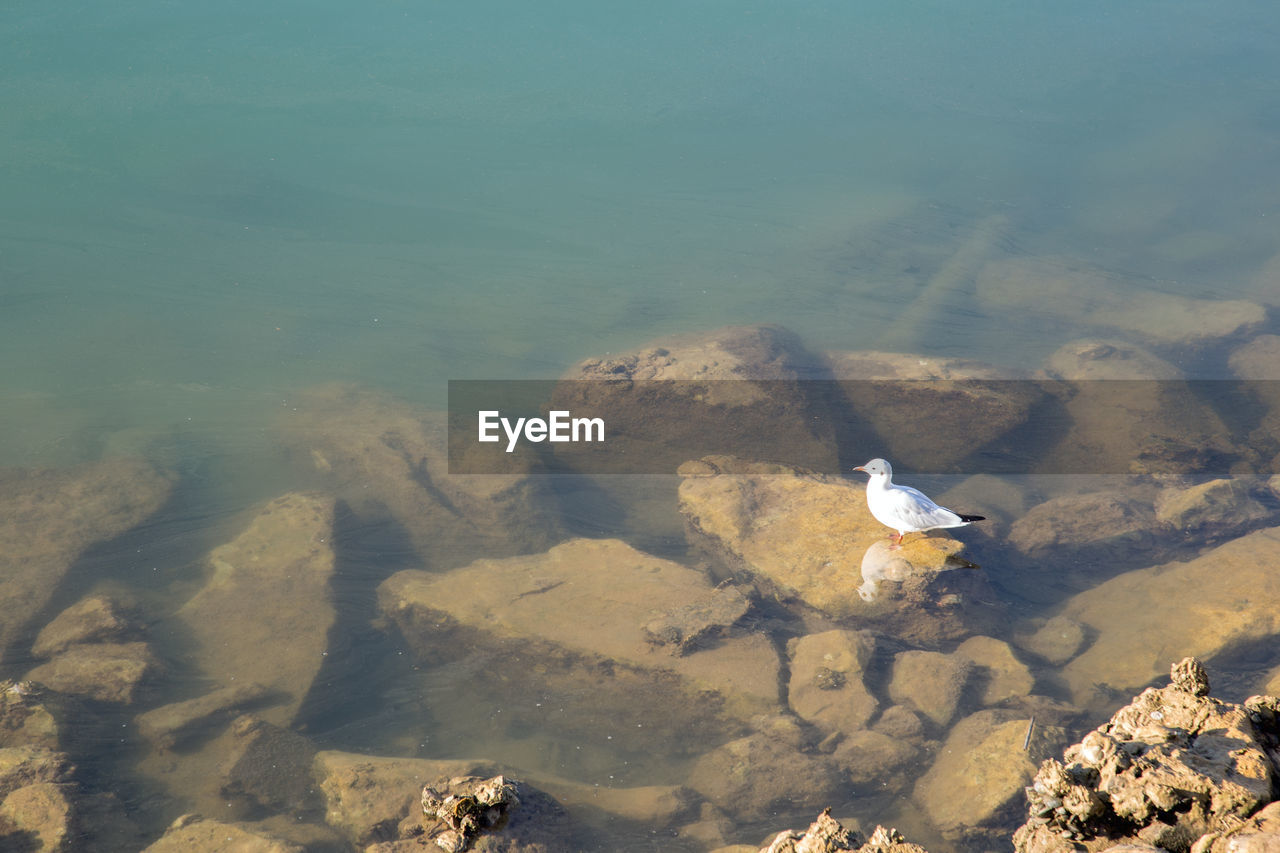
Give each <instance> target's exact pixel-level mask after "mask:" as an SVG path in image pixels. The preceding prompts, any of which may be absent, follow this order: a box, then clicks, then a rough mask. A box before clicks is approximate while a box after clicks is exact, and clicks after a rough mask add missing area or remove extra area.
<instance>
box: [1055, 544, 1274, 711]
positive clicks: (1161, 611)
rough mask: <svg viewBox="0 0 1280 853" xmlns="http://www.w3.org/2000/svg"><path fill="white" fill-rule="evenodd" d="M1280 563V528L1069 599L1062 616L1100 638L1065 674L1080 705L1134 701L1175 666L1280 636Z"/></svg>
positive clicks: (1122, 577)
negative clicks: (1110, 696) (1116, 698)
mask: <svg viewBox="0 0 1280 853" xmlns="http://www.w3.org/2000/svg"><path fill="white" fill-rule="evenodd" d="M1277 563H1280V528H1276V527H1271V528H1267V529H1265V530H1259V531H1256V532H1254V533H1250V534H1249V535H1247V536H1242V537H1240V538H1239V539H1233V540H1231V541H1230V542H1227V543H1225V544H1223V545H1220V546H1218V547H1217V548H1214V549H1213V550H1211V551H1209V552H1207V553H1205V554H1204V555H1203V556H1201V557H1198V558H1196V559H1194V560H1190V561H1187V562H1174V563H1169V564H1167V565H1159V566H1153V567H1151V568H1147V569H1139V570H1136V571H1131V572H1126V573H1125V574H1122V575H1119V576H1117V577H1115V578H1112V579H1111V580H1109V581H1107V582H1105V583H1102V584H1100V585H1098V586H1096V587H1094V588H1093V589H1090V590H1086V591H1085V592H1082V593H1080V594H1079V595H1076V596H1075V597H1074V598H1072V599H1070V600H1069V601H1068V602H1067V603H1066V606H1064V607H1063V608H1062V610H1061V612H1060V614H1059V615H1061V616H1064V617H1066V618H1067V619H1070V620H1072V621H1074V622H1078V623H1080V624H1081V625H1083V626H1085V628H1086V630H1087V632H1088V633H1091V634H1093V635H1095V639H1094V640H1093V643H1092V644H1091V645H1090V646H1089V647H1088V648H1086V649H1085V651H1084V652H1083V653H1082V654H1080V655H1079V656H1078V657H1076V658H1075V659H1074V660H1072V661H1071V662H1070V663H1069V664H1067V666H1066V668H1065V669H1064V670H1063V676H1064V678H1065V679H1066V681H1067V684H1068V685H1069V686H1070V688H1071V692H1072V694H1073V696H1074V698H1075V701H1076V703H1077V704H1080V705H1086V706H1087V705H1089V704H1091V703H1092V702H1094V701H1101V700H1104V699H1105V697H1106V695H1107V692H1108V691H1112V690H1114V691H1120V692H1121V693H1130V692H1132V691H1133V690H1135V689H1138V688H1140V687H1142V686H1143V685H1144V684H1147V683H1148V682H1149V681H1151V680H1152V679H1153V678H1156V677H1158V676H1159V675H1160V674H1161V673H1162V672H1164V671H1165V667H1166V666H1167V665H1168V661H1169V660H1171V659H1178V658H1181V657H1186V656H1195V657H1201V658H1204V659H1211V658H1212V657H1213V656H1214V655H1215V654H1217V653H1218V652H1221V651H1223V650H1225V649H1228V648H1231V647H1232V646H1233V645H1235V644H1237V643H1243V642H1251V641H1254V640H1256V639H1257V638H1258V637H1266V636H1270V635H1273V634H1276V633H1280V574H1277V572H1276V571H1275V566H1276V565H1277ZM1175 629H1176V630H1175Z"/></svg>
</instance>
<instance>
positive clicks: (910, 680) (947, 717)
mask: <svg viewBox="0 0 1280 853" xmlns="http://www.w3.org/2000/svg"><path fill="white" fill-rule="evenodd" d="M973 674H974V665H973V662H972V661H971V660H969V659H967V658H964V657H961V656H958V655H944V654H942V653H941V652H929V651H920V650H911V651H905V652H898V654H896V655H894V658H893V673H892V675H891V676H890V680H889V696H890V698H892V699H893V701H894V702H898V703H900V704H903V705H906V706H907V707H910V708H914V709H916V710H917V711H919V712H920V713H921V714H924V715H925V716H926V717H928V718H929V719H931V720H933V722H934V723H936V724H937V725H939V726H945V725H947V723H949V722H951V718H952V717H954V716H955V713H956V710H957V709H958V708H959V706H960V699H961V698H962V697H963V695H964V692H965V688H966V687H967V686H968V684H969V680H970V679H971V678H972V677H973Z"/></svg>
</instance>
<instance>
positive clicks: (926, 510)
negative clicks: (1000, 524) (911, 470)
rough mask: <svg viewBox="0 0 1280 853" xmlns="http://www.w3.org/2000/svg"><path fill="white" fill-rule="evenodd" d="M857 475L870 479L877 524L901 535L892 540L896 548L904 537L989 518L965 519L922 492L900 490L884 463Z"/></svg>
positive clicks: (869, 501)
mask: <svg viewBox="0 0 1280 853" xmlns="http://www.w3.org/2000/svg"><path fill="white" fill-rule="evenodd" d="M853 470H855V471H862V472H863V473H865V474H868V475H870V477H871V479H870V480H868V481H867V509H869V510H871V514H872V515H874V516H875V518H876V521H878V522H880V523H881V524H883V525H884V526H885V527H892V528H893V529H894V530H896V531H898V532H897V533H892V534H890V535H889V538H890V539H892V540H893V544H894V545H900V544H902V537H903V536H906V535H907V534H908V533H916V532H918V531H921V530H933V529H934V528H935V527H964V526H965V525H966V524H969V523H970V522H973V521H984V520H985V516H981V515H961V514H960V513H958V512H952V511H951V510H949V509H947V508H946V507H944V506H938V505H937V504H936V503H934V502H933V501H931V500H929V498H928V496H927V495H925V493H924V492H922V491H920V490H919V489H913V488H911V487H910V486H899V485H897V484H895V483H894V482H893V466H892V465H890V464H889V463H888V462H886V461H885V460H883V459H872V460H871V461H870V462H868V463H867V464H866V465H859V466H858V467H856V468H854V469H853Z"/></svg>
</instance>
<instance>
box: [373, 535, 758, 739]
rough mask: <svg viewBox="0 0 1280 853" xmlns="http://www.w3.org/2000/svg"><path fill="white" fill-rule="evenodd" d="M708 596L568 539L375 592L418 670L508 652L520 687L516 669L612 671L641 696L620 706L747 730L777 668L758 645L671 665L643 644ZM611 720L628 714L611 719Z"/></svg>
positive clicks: (732, 641)
mask: <svg viewBox="0 0 1280 853" xmlns="http://www.w3.org/2000/svg"><path fill="white" fill-rule="evenodd" d="M711 589H712V585H711V583H710V582H709V581H708V579H707V578H706V576H705V575H703V574H702V573H701V572H698V571H695V570H694V569H690V568H688V567H686V566H682V565H680V564H678V563H674V562H671V561H670V560H664V559H661V558H658V557H654V556H651V555H649V554H645V553H643V552H641V551H637V550H635V549H634V548H632V547H630V546H629V545H626V544H625V543H623V542H620V541H618V540H591V539H574V540H570V541H569V542H566V543H564V544H561V545H557V546H556V547H554V548H552V549H551V550H550V551H548V552H546V553H545V554H535V555H530V556H526V557H509V558H506V559H502V560H478V561H476V562H475V563H472V564H471V565H469V566H466V567H464V568H461V569H454V570H453V571H450V572H445V573H433V572H422V571H405V572H399V573H397V574H396V575H393V576H392V577H391V578H389V579H388V580H387V581H385V582H384V583H383V584H382V586H381V587H380V588H379V603H380V607H381V609H382V611H383V613H384V614H386V615H387V616H389V617H390V618H391V619H392V620H393V621H395V622H396V624H397V625H398V626H399V627H400V629H401V631H402V633H404V635H405V637H406V639H407V640H408V641H409V643H410V645H411V646H412V647H414V648H415V651H416V652H417V653H418V654H419V655H420V656H422V657H424V658H429V659H447V658H448V657H450V656H454V655H457V654H459V653H465V651H466V648H468V647H471V648H482V647H483V648H488V649H490V650H491V651H495V652H501V651H502V650H504V649H507V648H508V647H509V645H508V644H514V645H513V646H510V647H511V648H512V649H513V651H512V655H513V656H518V657H519V658H520V659H521V660H522V661H524V662H517V661H516V660H515V659H514V657H513V660H512V667H511V671H510V677H513V678H521V677H523V678H528V677H530V672H529V670H530V664H529V663H528V662H527V661H531V660H537V659H539V658H542V659H544V660H545V661H546V663H547V665H548V666H549V667H551V668H552V669H554V670H555V671H556V672H558V673H560V675H561V676H562V677H564V678H568V679H570V680H572V679H574V678H581V677H590V678H591V679H596V678H598V677H599V676H598V675H592V674H591V673H593V672H595V671H596V670H597V669H598V668H599V666H600V665H601V662H604V661H607V662H608V663H607V666H608V667H610V668H614V669H615V670H616V671H615V672H614V673H613V675H612V676H610V678H612V679H613V680H614V681H615V689H618V690H622V689H624V683H630V684H631V685H632V686H631V687H630V688H627V689H633V690H637V691H641V692H640V693H635V694H629V695H632V696H633V698H632V699H624V698H623V696H622V695H621V694H619V695H618V696H616V697H615V699H616V701H618V702H620V703H622V705H623V706H625V705H626V704H628V703H630V702H633V701H640V702H655V701H659V699H660V697H661V696H662V695H666V694H669V692H670V691H671V690H673V689H674V690H675V691H676V692H677V693H679V692H682V691H692V692H693V693H697V692H698V691H710V692H711V693H712V694H714V695H715V696H716V697H718V698H717V700H716V701H715V702H712V703H707V702H698V703H695V704H694V705H693V706H690V707H689V709H688V710H689V711H690V712H691V713H695V714H696V715H698V716H702V715H705V714H706V713H708V712H711V713H713V715H714V714H717V713H720V712H724V713H727V714H729V715H730V716H732V717H736V718H738V719H747V718H749V717H750V716H751V715H752V714H756V713H761V712H763V711H769V710H776V708H777V707H778V705H777V703H778V678H779V670H780V668H781V663H780V661H779V660H778V655H777V652H776V651H775V650H774V648H773V646H772V644H771V643H770V641H769V640H768V638H767V637H765V636H764V635H763V634H760V633H755V632H748V631H738V632H730V633H729V634H728V635H727V636H722V637H719V638H716V639H715V640H714V641H708V642H706V643H703V644H700V645H699V646H698V647H697V649H696V650H694V651H692V652H691V653H689V654H685V655H682V656H675V655H672V654H670V653H669V652H668V651H666V650H665V649H663V648H662V647H661V646H655V645H654V644H653V643H652V642H651V641H650V635H649V634H648V632H647V631H646V630H645V626H646V625H649V624H651V623H652V622H653V620H654V618H655V617H658V616H661V615H662V614H664V613H668V612H671V611H672V610H675V609H678V608H679V607H681V606H683V605H684V604H685V603H687V602H690V601H697V600H700V599H702V598H704V597H705V596H706V595H707V594H708V593H709V592H710V591H711ZM455 626H457V627H461V628H465V629H466V631H467V632H468V633H467V641H466V643H460V642H457V641H453V640H450V639H449V632H450V631H451V630H453V628H454V627H455ZM469 644H471V645H470V646H469ZM517 648H518V649H520V651H519V652H518V653H517V652H516V651H515V649H517ZM502 657H505V652H502V654H500V655H499V657H498V658H491V660H492V663H491V664H490V665H493V666H502V665H503V663H502V660H501V658H502ZM521 673H523V675H522V674H521ZM574 673H578V675H574ZM672 675H674V676H675V677H676V679H675V680H674V681H672V680H671V676H672ZM547 677H548V678H549V676H547ZM646 684H647V685H648V686H647V687H645V686H644V685H646ZM664 685H665V686H664ZM593 693H597V694H598V699H597V701H605V700H604V699H603V698H600V697H604V696H606V695H607V694H608V690H607V689H603V688H597V689H593ZM669 698H670V697H669ZM572 704H574V705H576V704H578V703H576V702H575V703H572ZM714 709H719V710H714ZM676 710H677V709H676V708H670V709H669V712H668V713H666V714H665V715H664V714H659V717H662V718H664V719H665V718H667V717H670V712H674V711H676ZM619 713H627V714H631V713H635V710H634V709H632V710H626V709H625V707H620V708H619ZM598 716H603V712H601V713H600V714H598ZM672 719H674V718H672ZM673 724H674V723H673ZM649 725H650V723H648V722H646V723H645V726H646V727H648V726H649ZM646 731H647V729H646Z"/></svg>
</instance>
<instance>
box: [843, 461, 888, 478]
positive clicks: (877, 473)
mask: <svg viewBox="0 0 1280 853" xmlns="http://www.w3.org/2000/svg"><path fill="white" fill-rule="evenodd" d="M853 470H855V471H862V472H863V473H865V474H870V475H871V477H872V479H874V478H876V477H884V478H885V479H886V480H888V479H889V478H890V477H892V476H893V466H891V465H890V464H889V463H888V461H886V460H884V459H872V460H871V461H870V462H868V463H867V464H866V465H859V466H857V467H856V468H854V469H853Z"/></svg>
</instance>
